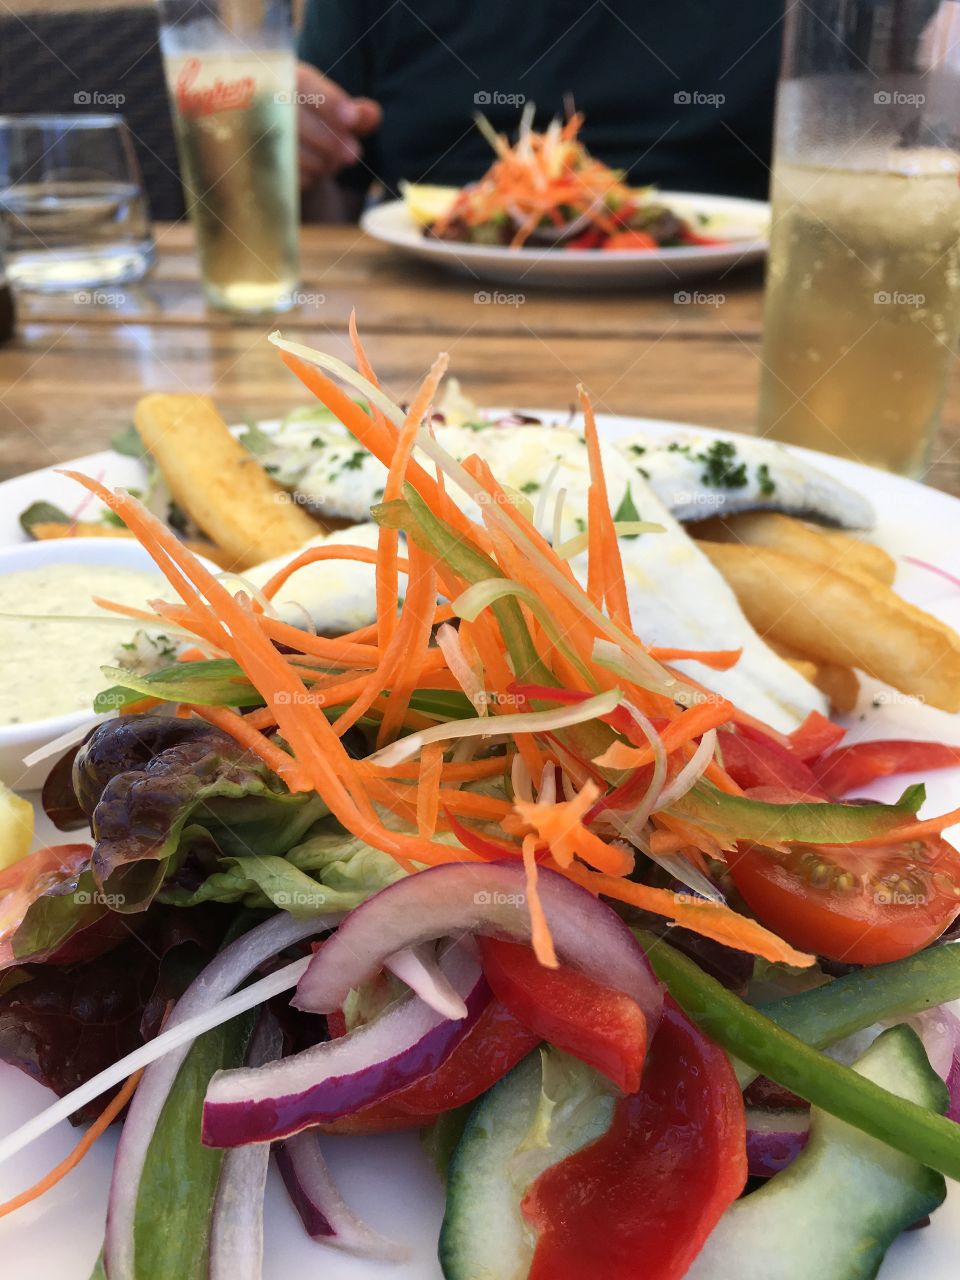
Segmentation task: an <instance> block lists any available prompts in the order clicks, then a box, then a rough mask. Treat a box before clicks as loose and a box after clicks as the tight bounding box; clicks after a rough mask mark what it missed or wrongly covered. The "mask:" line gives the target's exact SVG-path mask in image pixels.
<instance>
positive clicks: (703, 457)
mask: <svg viewBox="0 0 960 1280" xmlns="http://www.w3.org/2000/svg"><path fill="white" fill-rule="evenodd" d="M697 461H698V462H702V463H703V465H704V471H703V474H702V475H701V476H700V481H701V483H702V484H709V485H713V487H714V488H716V489H742V488H743V487H744V486H745V485H746V484H749V480H748V477H747V464H746V463H745V462H737V446H736V445H735V444H732V443H731V442H730V441H729V440H715V441H714V442H713V444H712V445H711V446H710V448H709V449H707V451H706V452H705V453H698V454H697Z"/></svg>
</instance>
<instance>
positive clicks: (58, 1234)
mask: <svg viewBox="0 0 960 1280" xmlns="http://www.w3.org/2000/svg"><path fill="white" fill-rule="evenodd" d="M543 416H544V417H546V418H547V419H548V420H549V418H550V416H551V415H549V414H546V415H543ZM601 429H602V431H603V433H604V435H605V437H606V438H607V439H608V440H611V441H613V440H615V439H617V438H620V437H623V438H627V437H630V436H631V435H634V434H636V433H643V434H645V435H649V436H654V437H655V436H657V435H667V434H669V433H670V432H671V431H673V430H675V429H676V424H665V423H657V422H650V421H644V420H629V419H606V420H603V421H602V423H601ZM816 461H817V464H818V465H819V466H821V467H822V468H823V469H824V470H825V471H827V472H829V473H830V474H832V475H835V476H836V477H837V478H838V479H840V480H842V481H844V482H845V483H846V484H848V485H849V486H851V487H852V488H853V489H854V490H856V491H858V492H861V493H863V494H865V495H866V496H867V497H869V499H870V500H871V502H872V503H873V506H874V508H875V510H876V513H877V519H878V525H877V529H876V530H875V532H874V534H873V537H874V539H875V540H876V541H878V542H879V543H880V544H881V545H883V546H884V547H885V548H886V549H887V550H888V551H889V552H890V553H891V554H893V555H895V556H896V557H898V560H899V561H900V572H899V574H898V588H899V590H900V591H901V592H902V593H903V594H904V595H905V596H907V597H908V598H909V599H911V600H912V601H914V602H915V603H917V604H918V605H921V606H922V607H924V608H925V609H928V610H930V611H931V612H934V613H936V614H937V615H938V616H939V617H941V618H942V619H943V620H944V621H946V622H949V623H951V624H952V625H954V626H956V625H958V624H960V588H957V587H955V586H954V585H952V584H951V583H950V582H948V581H947V580H946V579H945V578H943V577H942V576H939V575H937V574H935V573H932V572H930V570H929V569H923V568H920V567H918V566H915V565H911V564H907V563H904V562H903V561H902V559H901V558H902V557H904V556H910V557H914V558H916V559H919V560H923V561H926V562H928V563H931V564H933V565H936V566H937V567H938V568H940V569H942V570H944V571H945V572H948V573H953V574H958V573H960V552H958V550H957V549H956V542H955V540H954V539H952V538H949V537H947V536H946V531H948V530H951V529H953V528H955V527H957V525H958V524H960V503H957V502H956V501H955V500H954V499H951V498H949V497H947V496H945V495H943V494H939V493H936V492H934V491H931V490H928V489H925V488H923V487H922V486H919V485H915V484H912V483H910V482H907V481H903V480H900V479H897V478H895V477H890V476H885V475H881V474H879V473H875V472H871V471H868V470H866V469H865V468H861V467H857V466H856V465H853V464H849V463H842V462H837V461H835V460H832V459H827V458H822V457H818V458H817V459H816ZM75 466H76V468H77V469H78V470H81V471H83V472H86V473H87V474H94V475H98V474H99V475H103V477H104V479H105V482H106V483H107V484H110V485H113V486H115V485H132V486H136V485H137V484H138V483H141V482H142V473H141V471H140V469H139V464H137V463H136V462H135V461H133V460H131V459H123V458H119V457H118V456H117V455H115V454H113V453H109V452H105V453H103V454H98V455H92V456H91V457H88V458H85V459H81V460H78V462H77V463H76V464H75ZM0 497H2V502H0V544H10V543H12V542H15V541H18V540H20V539H21V538H22V536H23V535H22V533H21V531H20V530H19V527H18V526H17V523H16V513H17V512H18V511H20V510H22V509H23V508H24V507H25V506H27V505H28V504H29V503H30V502H31V501H33V500H39V499H44V500H48V501H54V502H57V503H61V504H62V505H63V506H64V507H65V508H67V509H72V508H74V507H75V506H76V505H77V498H76V490H75V489H74V488H73V486H72V485H71V484H70V482H69V481H66V480H65V479H63V478H62V477H59V476H54V475H52V474H51V473H49V472H38V473H35V474H33V475H31V476H24V477H19V478H18V479H16V480H13V481H9V482H7V483H6V484H5V485H3V486H0ZM871 692H872V690H871V687H870V686H869V685H868V687H867V689H866V690H865V694H864V696H863V698H862V699H861V704H860V707H859V709H858V715H860V714H862V715H863V716H864V719H863V720H860V719H857V718H855V719H854V720H853V721H852V722H851V726H852V727H851V731H850V736H849V739H848V740H849V741H855V740H856V739H857V738H858V737H862V738H875V737H884V738H889V737H910V736H915V737H920V738H932V739H937V740H939V741H950V742H960V726H958V725H957V722H956V718H955V717H951V716H947V715H945V714H942V713H939V712H936V711H934V710H932V709H931V708H928V707H923V706H921V705H919V704H918V703H916V702H913V701H912V700H909V699H906V698H898V697H896V696H892V695H891V694H890V692H889V691H885V696H884V697H883V699H882V700H881V702H880V705H878V706H874V705H872V702H871ZM958 777H960V774H958V772H957V771H952V770H951V771H944V772H942V773H933V774H931V775H929V777H928V779H927V781H928V787H929V794H930V805H931V810H937V811H939V810H942V809H948V808H951V807H952V806H953V805H954V804H955V803H956V798H955V797H956V790H957V784H958ZM903 782H904V779H903V778H898V779H897V780H896V782H895V783H892V784H890V785H889V786H887V785H884V784H875V786H874V788H873V794H875V795H876V796H877V797H878V798H883V799H887V800H890V799H893V798H895V796H896V795H897V794H898V792H899V791H900V790H901V789H902V785H903ZM38 837H39V840H40V841H41V842H46V841H47V839H55V838H56V837H55V834H54V832H53V831H52V830H51V829H50V828H48V827H45V826H44V825H43V821H42V820H41V821H39V822H38ZM0 1078H2V1083H3V1089H2V1091H0V1132H2V1133H7V1132H9V1131H10V1130H12V1129H14V1128H15V1127H16V1126H17V1125H18V1124H20V1123H21V1122H22V1121H23V1120H24V1118H25V1117H26V1116H28V1115H30V1114H32V1113H34V1112H36V1111H39V1110H41V1109H42V1108H43V1107H44V1106H45V1105H46V1103H47V1101H48V1097H49V1095H48V1094H47V1092H46V1091H45V1090H43V1089H41V1088H40V1087H39V1086H36V1085H34V1084H32V1083H31V1082H30V1081H28V1080H27V1079H26V1078H25V1077H24V1076H23V1075H22V1074H20V1073H19V1072H17V1071H15V1070H13V1069H12V1068H6V1067H4V1068H0ZM72 1141H73V1135H72V1134H71V1133H70V1132H69V1131H67V1129H66V1126H61V1127H60V1128H59V1129H57V1130H56V1131H55V1132H53V1133H51V1134H50V1135H48V1136H47V1138H45V1139H43V1140H41V1141H40V1142H38V1143H36V1144H35V1145H34V1146H33V1147H31V1148H29V1149H28V1150H27V1151H26V1152H25V1153H24V1154H23V1156H22V1157H21V1158H19V1159H18V1160H17V1161H15V1162H12V1163H10V1164H7V1165H4V1166H3V1167H0V1196H3V1197H6V1196H8V1195H12V1194H14V1193H15V1192H16V1191H18V1190H20V1189H21V1188H22V1187H23V1186H25V1185H27V1184H28V1183H29V1182H30V1181H31V1179H32V1178H33V1177H38V1176H40V1175H41V1174H42V1173H44V1172H46V1170H47V1169H49V1168H50V1166H51V1165H52V1164H54V1163H55V1162H56V1161H57V1160H58V1159H60V1158H61V1157H62V1156H63V1155H65V1154H66V1152H67V1151H68V1150H69V1149H70V1147H71V1145H72ZM114 1146H115V1140H114V1139H112V1138H110V1139H108V1140H107V1141H105V1142H103V1143H101V1144H99V1145H98V1147H97V1148H96V1149H95V1151H94V1152H93V1154H92V1155H91V1156H90V1158H89V1160H88V1162H87V1163H86V1165H85V1167H84V1172H83V1173H82V1174H81V1175H78V1174H73V1175H71V1176H70V1177H68V1178H67V1179H66V1180H65V1181H64V1182H63V1183H61V1184H60V1185H59V1186H58V1187H57V1188H56V1189H55V1190H54V1191H53V1192H52V1193H51V1194H50V1195H49V1197H47V1198H45V1199H44V1200H43V1201H41V1202H38V1203H37V1204H35V1205H33V1206H31V1207H30V1208H29V1209H27V1210H25V1211H24V1212H23V1213H21V1214H19V1215H17V1216H14V1217H11V1218H9V1219H6V1220H4V1221H2V1222H0V1239H2V1240H3V1244H4V1246H5V1248H6V1251H7V1256H8V1258H10V1259H11V1271H12V1274H15V1275H16V1276H17V1277H18V1280H19V1278H20V1277H22V1278H23V1280H54V1278H56V1280H72V1277H74V1276H76V1277H77V1280H85V1278H86V1277H87V1276H88V1275H89V1273H90V1270H91V1268H92V1266H93V1263H94V1259H95V1257H96V1253H97V1250H98V1248H99V1246H100V1242H101V1240H102V1237H103V1217H104V1208H105V1205H106V1192H107V1185H108V1181H109V1173H110V1164H111V1160H112V1155H113V1148H114ZM324 1153H325V1155H326V1156H327V1158H328V1160H329V1162H330V1165H331V1167H332V1170H333V1173H334V1175H335V1176H336V1178H337V1180H338V1182H339V1184H340V1186H341V1189H342V1190H343V1192H344V1195H345V1196H346V1197H347V1198H348V1199H349V1201H350V1203H351V1204H352V1205H353V1206H354V1207H355V1209H356V1210H357V1211H358V1212H359V1213H360V1214H362V1215H363V1216H364V1217H366V1218H367V1219H368V1220H369V1221H370V1223H371V1224H372V1225H374V1226H375V1227H376V1228H377V1229H378V1230H380V1231H382V1232H383V1233H384V1234H385V1235H388V1236H390V1237H391V1238H393V1239H395V1240H400V1241H403V1242H404V1243H405V1244H406V1245H407V1246H408V1247H409V1249H410V1257H409V1259H408V1260H407V1261H406V1262H401V1263H399V1264H396V1265H390V1266H388V1265H387V1264H381V1263H378V1262H370V1261H366V1260H362V1261H361V1260H356V1259H352V1258H350V1257H348V1256H344V1255H340V1254H337V1253H332V1252H329V1251H325V1252H324V1253H323V1255H322V1256H321V1255H318V1253H317V1251H316V1247H315V1246H314V1245H312V1244H311V1243H310V1241H309V1240H307V1239H306V1238H305V1237H304V1236H303V1235H302V1232H301V1231H300V1229H299V1226H298V1225H297V1223H296V1221H295V1217H294V1214H293V1211H292V1209H291V1208H290V1206H289V1204H288V1203H287V1201H286V1199H285V1197H284V1195H283V1193H282V1190H281V1188H280V1187H279V1184H278V1181H277V1180H276V1179H275V1178H273V1179H272V1181H271V1183H270V1185H269V1189H268V1194H267V1215H266V1239H265V1249H264V1275H265V1276H266V1277H268V1280H270V1278H276V1280H279V1278H280V1277H284V1280H291V1278H294V1277H299V1276H301V1275H302V1276H304V1277H306V1276H309V1275H315V1274H317V1273H318V1272H319V1271H321V1270H322V1273H323V1274H324V1275H325V1276H331V1277H335V1278H336V1280H341V1278H342V1280H354V1278H356V1280H359V1277H372V1276H375V1275H383V1276H388V1275H389V1276H396V1277H402V1278H403V1280H407V1277H410V1278H413V1277H417V1278H418V1280H431V1278H433V1277H439V1276H440V1270H439V1265H438V1263H437V1261H436V1239H437V1233H438V1230H439V1226H440V1221H441V1217H442V1212H443V1205H442V1196H441V1193H440V1188H439V1184H438V1182H437V1179H436V1177H435V1175H434V1173H433V1171H432V1168H431V1167H430V1165H429V1163H428V1161H427V1158H426V1157H425V1156H424V1155H423V1153H422V1152H421V1151H420V1148H419V1144H418V1141H417V1139H416V1137H415V1135H410V1134H402V1135H391V1136H387V1137H376V1138H372V1137H371V1138H363V1139H357V1138H351V1139H350V1140H346V1139H328V1140H327V1141H326V1142H325V1144H324ZM850 1194H851V1195H855V1194H856V1188H854V1187H851V1188H850ZM958 1201H960V1189H958V1188H956V1187H951V1189H950V1197H949V1199H948V1202H947V1204H946V1206H945V1207H944V1208H943V1209H941V1210H939V1211H938V1212H937V1214H936V1215H935V1216H934V1219H933V1225H932V1226H931V1227H929V1228H927V1229H925V1230H923V1231H920V1232H915V1233H908V1234H907V1235H905V1236H903V1237H902V1238H901V1239H900V1240H899V1241H898V1242H897V1243H896V1244H895V1245H894V1246H893V1248H892V1250H891V1252H890V1254H889V1256H888V1259H887V1261H886V1263H885V1264H884V1267H883V1270H882V1273H881V1274H882V1277H883V1278H884V1280H906V1278H907V1277H908V1276H913V1275H916V1274H918V1273H919V1272H920V1271H921V1269H922V1271H923V1274H924V1275H925V1276H926V1277H932V1278H933V1280H941V1278H942V1280H946V1277H948V1276H953V1275H955V1274H956V1245H957V1242H958V1240H960V1204H958Z"/></svg>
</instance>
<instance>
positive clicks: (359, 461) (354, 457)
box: [343, 449, 367, 471]
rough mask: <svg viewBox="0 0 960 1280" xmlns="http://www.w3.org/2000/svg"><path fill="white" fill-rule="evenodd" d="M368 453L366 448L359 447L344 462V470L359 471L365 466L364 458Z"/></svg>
mask: <svg viewBox="0 0 960 1280" xmlns="http://www.w3.org/2000/svg"><path fill="white" fill-rule="evenodd" d="M366 456H367V453H366V450H365V449H358V450H357V451H356V453H351V455H350V457H349V458H348V459H347V460H346V462H345V463H344V464H343V470H344V471H359V470H360V468H361V467H362V466H363V460H364V458H366Z"/></svg>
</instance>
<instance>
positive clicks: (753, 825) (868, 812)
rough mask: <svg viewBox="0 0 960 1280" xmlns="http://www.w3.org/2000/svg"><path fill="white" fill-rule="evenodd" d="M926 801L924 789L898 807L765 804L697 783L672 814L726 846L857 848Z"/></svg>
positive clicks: (911, 793)
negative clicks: (750, 842)
mask: <svg viewBox="0 0 960 1280" xmlns="http://www.w3.org/2000/svg"><path fill="white" fill-rule="evenodd" d="M923 800H924V788H923V786H922V784H918V785H917V786H914V787H909V788H908V789H907V790H906V791H905V792H904V793H903V795H902V796H901V797H900V799H899V800H898V801H897V803H896V804H823V803H810V802H807V803H804V802H803V801H799V802H798V803H796V804H768V803H766V802H765V801H763V800H751V799H750V798H749V796H731V795H727V794H726V792H723V791H721V790H720V789H719V788H718V787H715V786H713V784H712V783H709V782H704V781H700V782H698V783H697V785H696V786H695V787H694V788H693V789H692V790H691V791H688V792H687V794H686V795H685V796H683V797H682V799H680V800H678V801H676V802H675V803H674V804H672V805H671V806H670V810H669V812H670V813H674V814H676V815H677V817H680V818H685V819H687V820H688V821H690V822H695V823H697V824H698V825H699V826H702V827H705V828H706V829H707V830H708V831H713V832H716V833H717V834H718V835H720V836H721V837H726V838H728V839H730V840H755V841H756V842H757V843H758V844H779V843H781V842H800V843H803V844H855V843H856V842H857V841H858V840H869V839H871V838H872V837H873V836H879V835H883V834H884V832H886V831H892V830H894V828H896V827H902V826H903V825H904V823H907V822H910V821H911V820H912V819H913V818H914V817H915V816H916V813H917V810H918V809H919V808H920V805H921V804H922V803H923Z"/></svg>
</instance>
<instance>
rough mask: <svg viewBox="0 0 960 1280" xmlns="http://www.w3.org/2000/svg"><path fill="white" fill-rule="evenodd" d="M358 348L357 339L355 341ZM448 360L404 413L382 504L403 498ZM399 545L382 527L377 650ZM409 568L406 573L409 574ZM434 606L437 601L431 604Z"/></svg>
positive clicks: (393, 623) (393, 589)
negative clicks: (419, 434) (423, 426)
mask: <svg viewBox="0 0 960 1280" xmlns="http://www.w3.org/2000/svg"><path fill="white" fill-rule="evenodd" d="M357 344H358V345H359V337H358V338H357ZM448 363H449V358H448V357H447V356H446V355H441V356H438V357H437V359H436V360H435V361H434V362H433V365H432V366H431V368H430V372H429V373H428V374H427V376H426V378H425V379H424V380H423V382H422V383H421V385H420V387H419V389H418V391H417V393H416V395H415V396H414V398H413V403H412V404H411V405H410V408H409V410H408V412H407V416H406V418H405V419H404V422H403V426H402V427H401V429H400V434H399V436H398V437H397V444H396V448H395V449H394V452H393V457H392V458H391V459H390V466H389V469H388V471H387V479H386V482H385V484H384V488H383V500H384V502H394V501H396V499H397V498H400V497H402V495H403V483H404V479H405V477H406V474H407V469H408V467H409V465H410V458H411V455H412V453H413V446H414V442H415V441H416V438H417V432H418V431H419V430H420V424H421V423H422V422H423V419H424V417H425V416H426V414H427V413H428V412H429V410H430V406H431V404H432V403H433V398H434V396H435V395H436V393H437V388H438V387H439V385H440V381H441V379H442V378H443V375H444V374H445V373H446V371H447V365H448ZM398 545H399V534H398V532H397V530H396V529H387V528H385V527H381V529H380V534H379V540H378V543H377V561H376V564H377V578H376V593H377V617H378V618H379V619H380V622H381V632H380V637H379V641H380V647H381V649H386V647H387V646H388V644H389V643H390V640H391V639H392V638H393V633H394V631H395V630H396V627H397V625H398V624H397V601H398V599H399V584H398V581H397V547H398ZM409 572H410V571H409V567H408V569H407V573H408V575H409ZM434 604H436V601H434Z"/></svg>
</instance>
